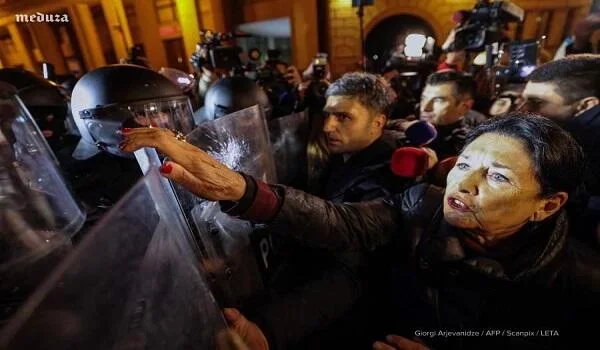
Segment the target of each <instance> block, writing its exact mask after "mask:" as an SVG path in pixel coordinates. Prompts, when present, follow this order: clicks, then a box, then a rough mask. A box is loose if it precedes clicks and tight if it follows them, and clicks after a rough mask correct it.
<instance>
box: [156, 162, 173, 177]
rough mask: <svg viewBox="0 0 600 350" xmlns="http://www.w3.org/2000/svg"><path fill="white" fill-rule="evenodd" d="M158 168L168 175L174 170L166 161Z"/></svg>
mask: <svg viewBox="0 0 600 350" xmlns="http://www.w3.org/2000/svg"><path fill="white" fill-rule="evenodd" d="M158 170H160V172H161V173H163V174H167V175H168V174H170V173H171V172H172V171H173V166H172V165H171V164H169V163H165V164H163V165H161V166H160V168H159V169H158Z"/></svg>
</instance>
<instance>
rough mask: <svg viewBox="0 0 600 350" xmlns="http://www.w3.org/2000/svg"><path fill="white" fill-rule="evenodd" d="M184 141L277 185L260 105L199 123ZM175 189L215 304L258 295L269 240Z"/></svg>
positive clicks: (237, 302) (234, 302)
mask: <svg viewBox="0 0 600 350" xmlns="http://www.w3.org/2000/svg"><path fill="white" fill-rule="evenodd" d="M186 139H187V142H188V143H190V144H193V145H195V146H197V147H199V148H201V149H203V150H205V151H207V152H208V153H209V154H210V155H212V156H213V157H214V158H216V159H217V160H219V161H220V162H222V163H224V164H226V165H227V166H229V167H230V168H231V169H234V170H236V171H242V172H244V173H246V174H249V175H251V176H253V177H255V178H257V179H260V180H262V181H265V182H269V183H274V182H275V181H276V178H275V166H274V164H273V156H272V153H271V148H270V144H269V138H268V132H267V125H266V121H265V118H264V116H263V113H262V110H261V109H260V107H259V106H254V107H250V108H247V109H244V110H242V111H239V112H236V113H233V114H230V115H227V116H225V117H222V118H219V119H217V120H214V121H210V122H206V123H203V124H201V125H200V126H199V127H198V128H196V129H195V130H194V131H193V132H192V133H191V134H189V135H188V136H187V137H186ZM175 188H176V193H177V197H178V199H179V203H180V204H181V207H182V209H183V212H184V213H185V215H186V217H187V219H188V222H189V223H190V226H191V227H192V230H193V231H194V232H195V234H196V239H197V241H198V246H199V249H200V251H201V256H202V261H203V267H204V270H205V271H206V272H207V274H208V276H210V280H211V287H212V288H213V291H214V292H215V296H216V297H217V298H218V300H219V301H220V302H221V303H222V304H223V305H240V302H241V301H242V300H245V299H247V298H250V297H252V296H254V295H256V294H257V293H259V292H260V291H261V290H262V289H263V288H264V284H263V283H264V280H263V274H264V272H265V269H266V268H268V259H267V255H268V250H269V240H268V237H262V236H260V234H258V233H257V229H256V227H254V225H252V224H251V223H250V222H247V221H243V220H239V219H236V218H233V217H231V216H229V215H227V214H225V213H223V212H221V210H220V207H219V203H216V202H210V201H205V200H201V199H199V198H197V197H195V196H193V195H192V194H190V193H189V192H187V191H186V190H185V189H183V188H180V187H179V186H177V185H175Z"/></svg>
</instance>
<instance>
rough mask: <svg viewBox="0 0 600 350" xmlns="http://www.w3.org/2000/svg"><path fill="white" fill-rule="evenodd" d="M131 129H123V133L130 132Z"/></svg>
mask: <svg viewBox="0 0 600 350" xmlns="http://www.w3.org/2000/svg"><path fill="white" fill-rule="evenodd" d="M130 131H131V128H121V132H130Z"/></svg>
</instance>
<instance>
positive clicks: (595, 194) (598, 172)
mask: <svg viewBox="0 0 600 350" xmlns="http://www.w3.org/2000/svg"><path fill="white" fill-rule="evenodd" d="M563 126H564V128H565V129H566V130H567V131H569V133H570V134H571V135H572V136H573V138H574V139H575V140H576V141H577V143H579V145H581V148H582V149H583V153H584V154H585V158H586V170H585V174H584V184H585V193H584V194H581V193H580V195H579V196H577V197H575V196H572V198H576V200H575V201H571V203H570V204H571V207H570V209H571V210H570V217H571V218H572V222H574V223H575V224H576V225H577V228H578V229H577V234H576V235H577V236H578V238H580V239H582V240H584V241H586V242H587V243H591V244H595V245H596V246H599V245H600V242H599V241H598V237H597V236H596V229H597V226H598V225H599V224H600V105H599V106H595V107H593V108H591V109H589V110H587V111H585V112H584V113H582V114H581V115H579V116H577V117H575V118H571V119H569V120H568V122H567V123H566V124H565V125H563Z"/></svg>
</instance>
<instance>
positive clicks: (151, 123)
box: [150, 122, 158, 128]
mask: <svg viewBox="0 0 600 350" xmlns="http://www.w3.org/2000/svg"><path fill="white" fill-rule="evenodd" d="M150 126H151V127H153V128H158V125H157V124H156V123H155V122H150Z"/></svg>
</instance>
